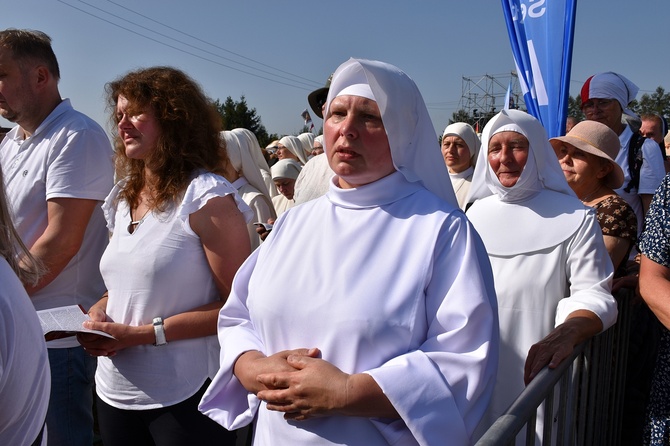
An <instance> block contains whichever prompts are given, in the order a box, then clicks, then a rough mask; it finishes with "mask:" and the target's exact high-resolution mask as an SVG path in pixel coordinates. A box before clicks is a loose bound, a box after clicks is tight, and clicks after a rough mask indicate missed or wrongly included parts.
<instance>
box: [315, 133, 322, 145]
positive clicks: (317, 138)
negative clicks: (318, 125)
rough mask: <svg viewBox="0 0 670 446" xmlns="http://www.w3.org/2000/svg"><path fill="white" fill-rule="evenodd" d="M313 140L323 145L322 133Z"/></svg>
mask: <svg viewBox="0 0 670 446" xmlns="http://www.w3.org/2000/svg"><path fill="white" fill-rule="evenodd" d="M314 142H318V143H319V144H321V146H322V147H323V135H319V136H317V137H315V138H314Z"/></svg>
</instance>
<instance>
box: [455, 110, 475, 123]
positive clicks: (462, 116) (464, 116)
mask: <svg viewBox="0 0 670 446" xmlns="http://www.w3.org/2000/svg"><path fill="white" fill-rule="evenodd" d="M476 121H477V120H476V119H475V118H474V117H473V116H471V115H470V114H468V112H466V111H465V110H463V109H460V110H458V111H457V112H454V113H452V114H451V119H450V120H449V124H453V123H454V122H467V123H468V124H470V125H473V126H474V125H475V122H476Z"/></svg>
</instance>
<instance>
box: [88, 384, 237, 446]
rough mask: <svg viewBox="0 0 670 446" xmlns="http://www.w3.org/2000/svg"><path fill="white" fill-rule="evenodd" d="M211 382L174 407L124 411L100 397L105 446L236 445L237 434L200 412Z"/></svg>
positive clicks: (101, 427) (98, 401)
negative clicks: (202, 399)
mask: <svg viewBox="0 0 670 446" xmlns="http://www.w3.org/2000/svg"><path fill="white" fill-rule="evenodd" d="M208 385H209V381H208V382H206V383H205V384H204V385H203V386H202V388H201V389H200V390H199V391H198V392H197V393H196V394H195V395H193V396H192V397H190V398H189V399H187V400H185V401H182V402H181V403H178V404H175V405H173V406H168V407H161V408H159V409H149V410H124V409H117V408H116V407H112V406H110V405H109V404H107V403H105V402H104V401H102V400H101V399H100V398H99V397H96V398H97V410H98V424H99V425H100V434H101V436H102V441H103V443H104V445H105V446H135V445H136V446H152V445H155V446H192V445H202V446H206V445H218V446H235V440H236V434H235V432H230V431H228V430H226V429H224V428H223V427H222V426H220V425H219V424H217V423H216V422H215V421H213V420H211V419H210V418H207V417H206V416H205V415H203V414H201V413H200V412H199V411H198V403H199V402H200V399H201V398H202V395H203V394H204V393H205V390H206V389H207V386H208Z"/></svg>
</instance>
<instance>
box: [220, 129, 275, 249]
mask: <svg viewBox="0 0 670 446" xmlns="http://www.w3.org/2000/svg"><path fill="white" fill-rule="evenodd" d="M239 136H241V135H239ZM239 136H238V135H236V134H235V132H234V131H231V130H224V131H223V132H221V138H222V139H223V140H224V141H225V143H226V152H227V153H228V159H230V164H231V165H232V166H233V169H235V172H237V175H238V177H237V179H236V180H235V181H233V182H232V185H233V187H234V188H235V190H237V194H238V195H239V196H240V198H242V201H244V202H245V203H246V204H247V205H248V206H249V207H250V208H251V210H252V211H253V212H254V216H253V218H252V219H251V221H250V222H249V223H247V231H248V232H249V239H250V240H251V250H252V251H253V250H254V249H256V248H258V246H260V244H261V239H260V237H259V236H258V233H257V232H256V226H255V225H254V223H255V222H262V223H266V222H267V221H268V219H273V220H274V219H275V218H277V214H276V213H275V208H274V206H273V204H272V199H271V198H270V196H269V194H268V191H267V187H266V186H265V182H264V181H263V176H262V175H261V171H260V169H259V168H258V165H257V164H256V161H255V160H254V159H253V157H252V156H251V151H250V149H251V147H249V144H248V143H247V141H246V139H245V138H244V137H239Z"/></svg>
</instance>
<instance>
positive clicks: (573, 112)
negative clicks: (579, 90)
mask: <svg viewBox="0 0 670 446" xmlns="http://www.w3.org/2000/svg"><path fill="white" fill-rule="evenodd" d="M568 116H572V117H573V118H577V119H578V120H579V121H583V120H584V118H585V116H584V112H582V98H581V96H580V95H576V96H574V97H572V96H568Z"/></svg>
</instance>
